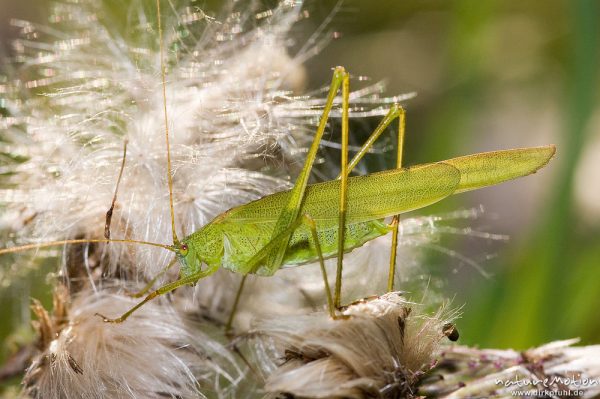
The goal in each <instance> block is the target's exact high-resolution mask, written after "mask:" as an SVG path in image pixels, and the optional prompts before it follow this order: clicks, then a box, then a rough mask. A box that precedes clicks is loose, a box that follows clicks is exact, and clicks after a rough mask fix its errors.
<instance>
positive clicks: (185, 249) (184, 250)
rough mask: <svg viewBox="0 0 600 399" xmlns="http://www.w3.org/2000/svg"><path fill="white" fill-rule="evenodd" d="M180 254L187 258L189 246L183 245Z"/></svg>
mask: <svg viewBox="0 0 600 399" xmlns="http://www.w3.org/2000/svg"><path fill="white" fill-rule="evenodd" d="M179 252H180V253H181V255H183V256H186V255H187V253H188V246H187V244H183V245H182V246H181V249H180V250H179Z"/></svg>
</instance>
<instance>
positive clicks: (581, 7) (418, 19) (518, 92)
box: [0, 0, 600, 354]
mask: <svg viewBox="0 0 600 399" xmlns="http://www.w3.org/2000/svg"><path fill="white" fill-rule="evenodd" d="M111 4H114V7H115V11H114V12H115V13H116V14H118V13H119V4H120V3H119V2H111ZM195 4H196V5H198V6H201V7H203V8H205V9H206V10H207V12H208V13H209V14H213V15H216V14H217V10H218V8H219V2H217V1H212V2H211V1H208V2H196V3H195ZM266 4H268V5H273V4H275V2H273V1H269V2H267V3H266ZM334 9H335V10H336V12H335V15H332V12H333V10H334ZM0 10H1V11H0V35H1V40H2V46H3V48H4V49H7V48H8V46H9V44H8V43H10V41H11V40H12V39H11V35H12V34H14V33H15V30H12V29H10V27H9V26H8V21H9V20H10V19H11V18H22V19H28V20H33V21H39V22H46V21H47V19H48V13H49V2H47V1H44V0H22V1H19V2H15V1H12V0H0ZM306 10H307V12H308V13H309V14H310V18H308V19H307V20H305V21H303V22H301V25H299V27H300V28H301V29H297V31H298V32H297V40H298V44H302V42H301V41H302V40H306V38H308V37H309V36H310V33H311V32H314V31H315V30H316V29H317V28H318V26H319V25H320V24H321V23H323V21H325V20H326V19H327V18H328V17H329V16H331V20H330V21H329V22H328V25H327V27H326V29H325V32H326V33H325V35H329V36H330V37H331V38H332V41H331V43H329V45H328V46H327V47H326V48H325V49H324V50H323V51H322V52H321V53H320V54H319V55H317V56H315V57H314V58H312V59H310V60H309V61H308V62H307V64H306V67H307V70H308V74H307V76H308V82H307V87H308V88H319V87H321V86H323V85H325V84H327V83H328V82H329V80H330V74H331V67H333V66H335V65H343V66H345V67H346V68H347V69H348V70H349V71H350V72H351V73H353V74H354V75H355V76H368V77H369V78H370V80H371V82H377V81H380V80H385V81H386V82H387V90H386V94H389V95H393V94H399V93H405V92H410V91H416V92H417V93H418V97H416V98H415V99H413V100H411V101H410V102H408V103H407V105H406V108H407V111H408V119H407V129H408V131H407V134H408V136H407V142H406V147H405V159H406V164H415V163H422V162H427V161H435V160H442V159H446V158H450V157H454V156H458V155H463V154H469V153H472V152H478V151H486V150H494V149H500V148H512V147H523V146H535V145H543V144H549V143H555V144H556V145H557V147H558V155H557V157H556V159H555V160H554V161H553V162H552V163H551V164H550V165H549V166H548V167H547V168H545V169H544V170H542V171H541V172H540V173H538V174H537V175H535V176H531V177H527V178H524V179H521V180H519V181H515V182H510V183H507V184H504V185H503V186H500V187H493V188H488V189H485V190H481V191H477V192H473V193H468V194H464V195H462V196H460V197H456V198H454V199H452V200H451V201H445V202H443V204H441V205H439V206H436V207H435V208H432V209H431V210H428V211H427V213H430V212H446V211H449V210H453V209H467V208H470V207H477V206H479V204H483V205H484V206H485V208H486V213H485V214H484V215H483V216H481V217H480V218H479V219H477V220H475V221H470V222H469V223H472V224H473V225H474V227H476V228H478V229H484V230H487V231H489V232H492V233H498V234H507V235H510V237H511V239H510V241H509V242H499V241H492V240H481V239H472V238H469V237H464V238H461V237H454V238H452V239H449V240H445V241H444V242H442V243H441V244H442V245H443V246H445V247H447V248H450V249H452V250H454V251H456V252H457V253H460V254H463V255H464V256H467V257H469V258H470V259H473V260H475V261H476V262H478V263H479V264H480V265H481V266H482V267H483V268H485V270H486V271H488V272H489V273H491V274H492V275H493V276H492V277H491V278H489V279H486V278H484V277H483V276H482V275H481V274H480V273H478V272H476V271H474V270H473V269H472V268H470V267H463V266H464V265H463V263H464V262H461V260H460V259H457V258H456V257H452V256H447V255H446V256H444V255H439V254H438V255H435V253H432V254H431V255H430V256H429V263H430V264H431V265H432V267H435V268H436V269H437V272H446V273H447V274H448V276H447V278H446V280H447V282H448V284H447V286H446V287H445V288H444V291H445V295H446V296H448V297H454V301H453V304H454V305H463V304H464V307H463V309H462V310H463V316H462V318H461V319H460V320H459V322H458V326H459V329H460V331H461V337H462V338H461V342H462V343H465V344H477V345H479V346H482V347H514V348H518V349H524V348H527V347H529V346H532V345H538V344H541V343H543V342H546V341H549V340H554V339H564V338H571V337H581V338H582V341H583V343H598V342H599V339H598V338H599V335H600V317H598V308H599V307H600V293H599V290H598V287H599V282H600V108H599V104H600V103H599V95H598V93H599V92H600V90H598V89H599V84H600V83H599V77H598V72H599V70H600V68H599V59H600V56H599V52H600V33H599V29H600V23H598V21H599V18H600V3H599V2H598V1H596V0H552V1H543V2H523V1H516V0H510V1H506V0H503V1H499V0H487V1H478V0H458V1H442V0H406V1H402V0H379V1H376V2H366V1H358V0H348V1H345V2H344V3H338V2H336V1H320V2H317V1H312V2H308V3H307V5H306ZM357 80H358V79H355V80H354V82H353V84H355V85H358V84H359V83H360V82H357ZM376 122H377V120H375V121H373V123H376ZM371 157H373V156H371ZM387 158H389V159H390V160H391V159H392V157H391V156H389V157H387ZM372 162H373V161H372ZM17 292H18V293H20V294H23V295H35V296H36V297H45V298H46V300H48V299H49V296H48V294H47V293H46V294H43V292H44V290H43V289H42V288H40V287H36V286H34V287H31V284H29V283H24V284H23V286H19V287H16V288H13V289H11V290H10V291H6V290H2V293H0V300H1V301H2V307H1V309H0V319H1V320H2V325H1V327H0V330H1V331H0V334H2V336H3V337H5V336H6V334H7V332H8V330H9V327H8V326H9V325H10V323H11V322H12V321H14V320H17V319H21V315H22V314H23V312H25V313H26V312H27V304H25V305H23V301H22V300H16V301H15V300H12V299H11V296H12V295H15V293H17ZM32 292H33V293H32ZM15 314H19V316H15ZM4 342H5V344H4V345H3V346H4V348H3V353H4V354H6V349H7V343H6V342H7V341H4Z"/></svg>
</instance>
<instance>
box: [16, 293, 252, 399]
mask: <svg viewBox="0 0 600 399" xmlns="http://www.w3.org/2000/svg"><path fill="white" fill-rule="evenodd" d="M67 301H69V296H68V293H67V292H66V289H65V290H57V293H56V294H55V300H54V312H53V313H52V314H48V313H47V312H46V311H45V310H44V309H43V308H42V307H41V305H40V304H39V303H35V304H34V305H33V309H34V312H35V313H36V315H37V316H38V321H37V323H36V326H37V328H36V329H37V330H38V336H39V341H38V350H39V353H38V354H37V355H36V356H34V359H33V362H32V364H31V365H30V366H29V368H28V370H27V372H26V375H25V379H24V387H25V392H26V393H27V394H28V395H30V396H31V397H33V398H75V397H76V398H89V399H92V398H108V397H110V398H164V397H172V398H197V397H205V396H204V394H203V392H205V393H206V394H207V395H209V397H219V398H224V397H227V398H233V397H237V395H236V394H235V387H236V386H237V383H238V382H239V381H240V380H241V379H242V377H243V372H242V370H241V369H240V368H239V366H238V365H237V361H236V359H235V357H234V355H233V354H232V353H230V352H229V351H228V350H227V349H226V348H225V347H224V346H222V345H220V344H219V343H218V342H217V341H215V340H214V339H212V338H210V337H209V336H208V335H206V334H204V333H203V332H202V326H201V325H198V324H195V323H193V322H190V321H186V320H185V319H183V318H181V317H180V316H179V315H178V314H177V313H176V312H175V311H174V309H173V308H172V307H171V306H170V305H168V304H167V303H166V301H154V302H152V303H150V304H148V306H146V307H144V309H142V310H140V311H139V312H138V314H137V317H136V318H135V319H133V320H131V322H128V323H123V324H120V325H114V326H110V328H107V327H106V325H105V324H104V323H103V322H102V320H101V319H100V318H99V317H97V316H94V313H96V312H101V313H106V312H113V311H124V310H126V309H127V308H128V307H129V306H131V305H132V304H133V303H134V301H133V300H132V299H131V298H127V297H124V296H119V295H108V294H94V293H93V292H92V291H90V290H86V291H82V292H81V293H80V294H79V295H78V296H77V297H76V298H75V299H74V300H73V302H72V303H68V302H67Z"/></svg>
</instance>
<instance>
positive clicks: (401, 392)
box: [249, 293, 455, 398]
mask: <svg viewBox="0 0 600 399" xmlns="http://www.w3.org/2000/svg"><path fill="white" fill-rule="evenodd" d="M343 317H344V320H332V319H331V318H330V317H329V316H328V315H327V314H325V313H313V314H310V315H304V316H296V317H280V318H277V319H270V320H265V321H263V322H261V323H260V324H259V325H257V326H256V328H255V329H253V330H251V332H250V333H249V337H250V338H251V340H252V346H253V347H254V348H255V350H257V351H258V353H257V354H255V356H256V358H257V359H258V360H259V362H258V364H259V366H260V368H261V370H262V371H263V372H264V373H265V374H266V375H267V378H266V383H265V389H266V390H267V392H272V393H287V394H291V395H293V396H294V397H300V398H365V397H383V398H396V397H412V396H413V395H414V394H415V392H416V384H417V382H418V381H419V380H420V378H421V377H422V376H423V375H424V373H425V372H427V371H429V370H430V369H431V368H432V367H433V366H434V364H435V359H436V357H437V356H438V355H439V352H440V345H441V343H442V341H443V340H444V339H445V338H446V336H447V335H448V334H449V333H448V331H449V329H450V328H449V326H450V324H449V323H450V320H451V319H452V318H453V317H455V313H454V314H451V313H448V312H445V311H443V310H442V311H440V312H438V313H437V314H435V315H432V316H427V315H425V314H423V313H421V312H419V310H418V306H417V305H415V304H412V303H409V302H406V301H405V300H403V299H402V297H401V295H400V294H399V293H389V294H386V295H384V296H381V297H376V298H372V299H370V300H364V301H359V302H357V303H354V304H352V305H350V306H348V307H347V308H346V309H345V310H344V311H343Z"/></svg>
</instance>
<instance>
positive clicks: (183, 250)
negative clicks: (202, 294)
mask: <svg viewBox="0 0 600 399" xmlns="http://www.w3.org/2000/svg"><path fill="white" fill-rule="evenodd" d="M173 248H174V250H175V255H176V256H177V260H178V261H179V264H180V265H181V266H180V268H179V274H180V277H181V278H184V277H188V276H191V275H192V274H196V273H198V272H199V271H200V270H201V268H202V259H200V256H199V254H198V253H197V251H196V249H195V247H194V246H193V245H190V244H189V243H187V242H185V240H184V241H182V242H180V243H177V244H175V245H174V246H173Z"/></svg>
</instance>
